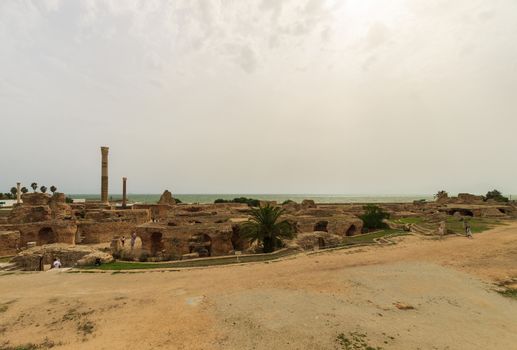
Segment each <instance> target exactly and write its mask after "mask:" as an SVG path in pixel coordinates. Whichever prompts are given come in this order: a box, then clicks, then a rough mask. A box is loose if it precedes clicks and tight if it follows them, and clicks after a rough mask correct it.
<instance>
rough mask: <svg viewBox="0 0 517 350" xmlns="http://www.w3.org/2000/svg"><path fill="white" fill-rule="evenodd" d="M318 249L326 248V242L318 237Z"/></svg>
mask: <svg viewBox="0 0 517 350" xmlns="http://www.w3.org/2000/svg"><path fill="white" fill-rule="evenodd" d="M318 247H319V248H320V249H322V248H325V240H324V239H323V238H322V237H318Z"/></svg>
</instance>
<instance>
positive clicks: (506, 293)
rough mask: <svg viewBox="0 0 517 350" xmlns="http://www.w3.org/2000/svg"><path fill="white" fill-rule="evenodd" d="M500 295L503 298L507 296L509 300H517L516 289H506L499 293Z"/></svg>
mask: <svg viewBox="0 0 517 350" xmlns="http://www.w3.org/2000/svg"><path fill="white" fill-rule="evenodd" d="M499 294H501V295H502V296H505V297H507V298H512V299H515V300H517V289H514V288H506V289H505V290H503V291H499Z"/></svg>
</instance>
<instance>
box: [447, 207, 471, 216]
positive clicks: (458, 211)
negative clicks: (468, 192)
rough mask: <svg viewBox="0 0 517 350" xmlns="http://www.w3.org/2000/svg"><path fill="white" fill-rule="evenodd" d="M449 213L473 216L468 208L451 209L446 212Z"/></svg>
mask: <svg viewBox="0 0 517 350" xmlns="http://www.w3.org/2000/svg"><path fill="white" fill-rule="evenodd" d="M448 214H449V215H456V214H458V215H461V216H470V217H473V216H474V213H473V212H472V211H471V210H468V209H452V210H449V212H448Z"/></svg>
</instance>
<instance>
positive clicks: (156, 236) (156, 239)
mask: <svg viewBox="0 0 517 350" xmlns="http://www.w3.org/2000/svg"><path fill="white" fill-rule="evenodd" d="M162 239H163V235H162V233H161V232H153V233H151V255H153V256H156V255H157V254H158V253H159V252H161V251H162V250H163V240H162Z"/></svg>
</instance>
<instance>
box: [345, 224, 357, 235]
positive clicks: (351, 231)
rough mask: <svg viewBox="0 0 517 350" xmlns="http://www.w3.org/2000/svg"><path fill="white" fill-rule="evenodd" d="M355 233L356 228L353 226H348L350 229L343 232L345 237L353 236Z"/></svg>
mask: <svg viewBox="0 0 517 350" xmlns="http://www.w3.org/2000/svg"><path fill="white" fill-rule="evenodd" d="M356 233H357V227H355V225H350V227H349V228H348V229H347V230H346V232H345V234H346V235H347V236H353V235H355V234H356Z"/></svg>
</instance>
